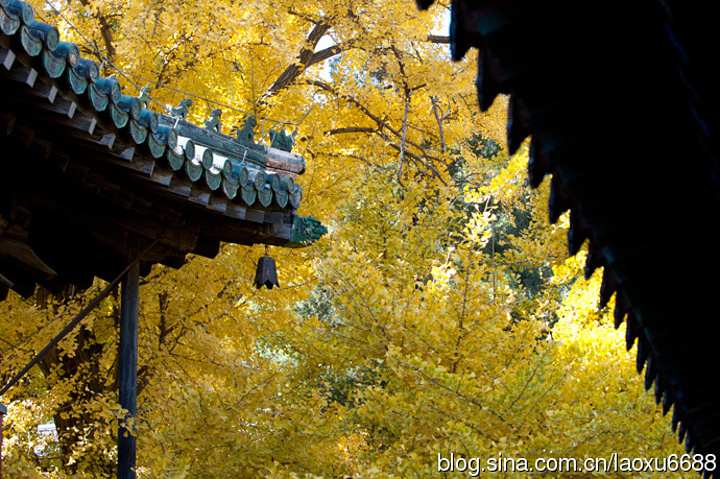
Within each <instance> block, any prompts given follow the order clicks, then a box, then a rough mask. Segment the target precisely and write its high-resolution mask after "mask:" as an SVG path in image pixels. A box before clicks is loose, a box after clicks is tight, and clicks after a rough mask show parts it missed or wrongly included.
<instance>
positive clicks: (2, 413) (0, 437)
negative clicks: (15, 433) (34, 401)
mask: <svg viewBox="0 0 720 479" xmlns="http://www.w3.org/2000/svg"><path fill="white" fill-rule="evenodd" d="M5 414H7V408H6V407H5V406H4V405H2V404H0V479H2V443H3V418H4V417H5Z"/></svg>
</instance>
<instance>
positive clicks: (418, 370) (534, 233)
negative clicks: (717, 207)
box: [0, 0, 682, 478]
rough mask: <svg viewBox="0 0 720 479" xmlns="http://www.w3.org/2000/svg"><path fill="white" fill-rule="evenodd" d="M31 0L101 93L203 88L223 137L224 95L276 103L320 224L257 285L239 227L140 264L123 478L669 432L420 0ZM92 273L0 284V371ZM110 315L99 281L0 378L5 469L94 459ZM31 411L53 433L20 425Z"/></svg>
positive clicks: (369, 470) (110, 363) (637, 440)
mask: <svg viewBox="0 0 720 479" xmlns="http://www.w3.org/2000/svg"><path fill="white" fill-rule="evenodd" d="M35 5H36V12H37V13H36V15H37V17H38V18H40V19H41V20H43V21H46V22H49V23H55V24H57V25H58V26H59V27H60V28H61V32H62V36H63V39H66V40H71V41H75V42H77V43H78V44H79V45H80V46H81V48H82V51H83V55H84V56H88V57H92V58H95V59H96V60H98V61H99V62H101V63H102V64H103V74H105V75H109V74H115V75H117V76H118V78H119V79H120V81H121V82H122V83H123V85H124V88H125V91H126V92H129V93H133V92H136V91H138V87H142V86H145V85H148V86H150V87H151V88H152V90H151V92H150V94H151V96H152V98H153V108H156V109H162V108H164V105H166V104H177V103H179V101H180V100H181V99H182V98H184V97H185V96H188V95H194V96H192V98H193V99H194V105H193V107H192V109H191V110H190V117H189V118H190V120H192V121H194V122H195V123H197V124H202V123H201V121H202V120H203V119H204V118H207V116H209V112H210V111H211V110H212V109H214V108H217V107H218V106H219V105H218V103H220V104H221V105H220V107H221V108H224V111H223V116H222V122H223V131H224V132H226V133H229V132H230V128H231V127H232V126H233V125H237V124H239V123H240V122H242V120H243V118H244V116H245V115H246V114H247V113H255V114H258V115H260V117H261V118H265V119H264V120H261V125H260V126H261V129H262V131H263V132H265V131H267V130H268V129H269V128H270V127H272V126H274V123H273V121H272V120H270V118H272V119H274V120H282V121H288V122H293V123H295V124H294V125H291V128H292V129H293V130H295V131H294V135H295V139H296V146H295V148H296V149H295V150H294V151H297V152H298V153H299V154H301V155H303V156H304V157H305V159H306V161H307V172H306V173H305V174H304V175H303V176H302V177H300V178H299V180H298V181H300V182H301V183H302V184H303V187H304V190H305V199H304V201H303V206H302V208H303V214H311V215H313V216H315V217H318V218H321V219H322V220H323V222H324V223H325V224H327V225H328V226H329V229H330V234H329V235H328V237H327V238H326V239H324V240H322V241H320V242H319V243H318V244H317V245H316V246H314V247H311V248H307V249H303V250H293V251H288V250H280V249H276V248H273V249H272V254H273V256H274V257H275V258H276V260H277V262H278V264H279V267H280V275H281V282H282V287H281V288H280V289H279V290H277V289H274V290H272V291H265V290H255V289H253V288H251V285H250V279H251V278H252V275H253V271H254V264H253V263H252V262H251V261H249V260H248V258H249V257H250V258H254V257H257V256H258V255H260V254H261V253H260V248H259V247H255V248H247V247H242V246H237V245H225V246H224V247H223V249H222V250H221V252H220V254H219V255H218V257H217V258H215V259H214V260H207V259H203V258H190V260H189V262H188V264H186V265H184V266H183V267H182V268H180V269H178V270H174V269H169V268H165V267H156V268H154V269H153V271H152V272H151V273H150V274H149V275H148V276H146V277H145V278H144V279H143V284H142V285H141V301H140V304H141V306H142V307H141V312H140V364H139V374H138V378H139V384H138V390H139V391H140V397H139V409H138V412H139V414H138V418H137V424H136V428H137V429H136V430H137V434H138V451H139V454H138V476H139V477H153V478H156V477H168V478H169V477H173V478H175V477H288V478H290V477H428V476H432V475H434V474H437V473H438V468H439V457H443V458H449V457H450V455H451V454H453V457H462V458H464V459H466V460H467V459H470V458H473V457H474V458H482V459H483V460H485V459H489V458H497V457H499V455H500V454H502V455H503V456H504V457H513V458H527V459H528V460H533V459H536V458H543V457H551V456H553V457H576V458H584V457H601V456H604V455H607V454H609V453H612V452H616V453H618V454H620V455H624V456H626V457H650V456H653V455H657V456H660V455H667V454H671V453H676V454H681V453H682V451H681V450H680V449H679V448H678V447H677V446H676V445H675V444H674V440H673V438H672V437H671V436H670V434H669V431H668V428H667V424H666V422H664V421H661V420H659V419H660V417H661V414H660V412H659V411H658V409H657V408H656V407H655V405H654V402H653V400H652V398H651V397H650V396H649V395H647V394H645V393H644V391H643V390H642V387H641V381H640V380H639V377H637V376H636V374H635V373H634V369H633V365H632V360H631V356H630V355H629V354H626V353H625V352H624V348H623V345H622V343H623V341H622V340H621V337H622V332H618V331H615V330H614V329H613V328H612V326H611V325H610V321H609V319H608V315H607V313H606V311H605V310H598V308H597V300H596V298H597V291H598V288H599V284H598V281H599V279H598V276H593V277H591V278H590V279H589V280H584V279H583V278H582V275H581V266H580V265H581V264H582V259H583V258H582V257H583V255H584V254H585V253H583V252H581V253H580V254H579V255H578V256H577V257H568V256H567V252H566V246H565V236H566V231H567V218H561V220H560V222H559V223H558V224H557V225H549V224H548V222H547V219H546V213H545V212H546V207H545V205H546V204H547V196H548V188H547V184H544V185H543V186H542V187H541V188H540V189H539V190H538V191H536V192H535V191H532V190H530V189H529V187H528V186H527V182H526V181H525V173H524V171H525V167H526V163H527V151H526V149H521V151H520V153H519V154H517V155H515V156H513V157H508V155H507V153H505V152H503V151H500V152H497V151H496V150H495V149H493V148H489V146H490V145H493V144H496V143H497V144H499V145H502V128H503V127H502V125H504V123H505V119H504V113H503V112H504V108H505V106H506V102H505V100H504V99H502V98H500V99H498V100H496V105H494V107H493V109H492V110H491V111H490V112H489V113H488V114H482V115H481V114H480V113H479V112H478V111H477V102H476V99H475V91H474V86H473V85H474V82H473V80H474V75H475V70H474V67H473V66H471V65H474V62H473V61H472V59H469V60H466V61H464V62H462V63H457V64H453V63H451V62H450V61H449V55H448V53H447V45H446V44H445V43H446V41H447V40H446V38H444V37H441V36H438V35H437V33H436V32H437V31H438V27H439V25H440V24H441V23H442V22H443V19H444V12H445V7H444V6H443V5H442V4H438V5H436V6H435V7H434V9H431V10H430V11H428V12H423V13H418V12H416V10H415V8H414V5H413V4H412V2H410V3H408V2H407V1H404V0H403V1H390V2H382V3H377V2H371V1H367V0H364V1H363V0H361V1H355V0H352V1H351V0H346V1H341V2H326V1H321V2H306V3H297V2H289V1H286V0H281V1H275V2H265V1H256V2H251V3H247V2H246V3H242V2H236V1H231V0H220V1H215V2H203V1H199V0H197V1H196V0H193V1H182V2H181V1H175V0H170V1H164V2H149V1H145V0H131V1H127V2H115V1H112V0H110V1H90V0H81V1H79V2H68V3H67V4H62V5H60V4H57V3H53V4H52V5H54V6H55V7H56V8H60V12H61V13H62V17H60V16H59V15H58V14H57V13H56V12H54V11H53V9H52V8H51V7H50V6H48V4H46V3H44V2H35ZM65 19H67V20H68V21H69V22H67V21H66V20H65ZM85 40H88V42H86V41H85ZM183 92H187V93H183ZM214 102H217V103H214ZM528 271H530V272H533V273H532V274H533V275H534V276H533V278H534V281H535V283H534V285H533V287H529V286H528V278H529V277H530V273H528ZM538 271H542V272H543V273H542V274H540V273H537V272H538ZM243 278H245V280H243ZM99 287H100V285H99V282H98V284H97V285H95V286H94V287H93V288H91V289H90V290H88V291H85V292H80V291H73V290H69V291H67V292H66V294H64V295H60V296H57V297H52V296H49V295H48V294H47V293H46V292H44V291H42V290H38V292H37V293H36V295H35V296H34V297H32V298H30V299H28V300H22V299H21V298H19V297H17V296H10V297H9V299H8V300H6V301H5V302H3V303H0V310H1V311H2V314H0V318H2V319H0V338H1V341H0V343H1V344H0V347H1V348H2V359H1V362H0V377H1V378H2V379H3V382H5V380H6V379H7V378H9V377H10V376H11V375H12V374H13V373H14V372H16V371H17V370H19V369H20V368H21V367H22V365H24V364H25V363H26V362H27V361H28V360H29V358H30V357H32V356H33V355H34V353H35V352H37V351H38V350H40V349H41V348H42V347H43V346H44V345H45V344H47V342H48V341H49V339H50V338H51V337H53V336H54V334H56V333H57V332H58V331H59V330H60V329H61V328H62V327H63V326H64V324H65V323H66V322H67V321H68V320H69V318H71V317H72V316H73V314H74V313H75V312H76V311H78V310H79V309H80V308H81V307H82V306H83V305H84V304H86V303H87V301H88V300H89V299H90V298H91V297H92V296H93V294H94V293H95V292H96V291H97V289H98V288H99ZM118 321H119V315H118V299H117V295H115V296H112V297H111V298H109V299H108V300H106V301H104V302H103V303H102V305H101V307H99V308H98V309H96V310H95V311H94V312H93V313H92V314H91V315H89V316H88V317H87V319H86V320H85V321H84V322H83V323H82V324H81V325H80V327H79V328H78V329H77V330H76V331H75V332H74V333H73V334H72V335H70V337H68V338H67V339H66V340H64V341H63V342H61V343H60V345H59V346H58V347H57V348H56V350H55V351H53V353H52V354H51V355H49V356H48V357H47V358H46V359H45V360H44V361H43V363H42V365H41V367H39V368H37V369H36V370H34V371H32V372H31V374H30V375H28V376H27V377H26V378H25V380H24V381H23V382H22V383H20V384H19V385H18V386H16V387H15V388H13V389H12V390H11V391H10V392H9V393H8V394H7V395H6V396H4V397H3V398H2V401H3V403H4V404H7V405H8V412H9V414H8V416H7V418H6V429H5V443H4V445H3V448H4V451H3V453H4V456H5V457H4V463H3V466H4V468H5V471H6V474H8V475H10V477H33V478H34V477H46V478H52V477H57V478H60V477H112V476H113V475H114V464H115V460H116V452H115V437H114V434H116V431H117V424H118V421H119V420H120V419H121V418H122V417H123V414H122V411H121V410H120V408H119V406H118V404H117V392H116V391H117V384H116V381H117V380H116V372H117V364H116V363H117V352H116V351H117V346H116V345H117V324H118ZM48 421H53V422H54V424H55V426H56V428H57V437H55V436H52V435H46V434H43V433H41V432H38V429H37V426H38V425H39V424H40V423H44V422H48ZM439 455H440V456H439ZM666 475H667V474H666V473H660V474H659V475H657V476H656V477H666ZM506 476H507V477H526V476H525V475H523V474H522V473H517V474H515V475H513V474H512V473H510V472H507V474H506ZM567 477H571V475H570V474H569V475H568V476H567ZM646 477H650V475H649V474H648V475H646Z"/></svg>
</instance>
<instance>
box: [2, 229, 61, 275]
mask: <svg viewBox="0 0 720 479" xmlns="http://www.w3.org/2000/svg"><path fill="white" fill-rule="evenodd" d="M0 258H2V259H3V260H4V261H6V262H8V263H12V264H15V265H16V266H18V267H20V268H22V269H23V270H24V271H27V273H28V274H29V275H31V276H32V277H33V278H36V279H37V280H39V281H43V280H47V279H50V278H52V277H54V276H57V273H56V272H55V271H53V270H52V268H50V267H49V266H48V265H46V264H45V263H43V261H42V260H41V259H40V258H38V256H37V255H36V254H35V251H33V249H32V248H31V247H30V246H28V245H27V244H25V243H22V242H20V241H17V240H14V239H9V238H0Z"/></svg>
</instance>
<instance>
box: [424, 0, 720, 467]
mask: <svg viewBox="0 0 720 479" xmlns="http://www.w3.org/2000/svg"><path fill="white" fill-rule="evenodd" d="M431 3H433V2H432V0H420V1H419V2H418V4H419V5H420V7H422V8H426V7H428V6H429V5H430V4H431ZM452 5H453V8H452V15H451V16H452V20H451V27H450V33H451V47H452V55H453V57H454V59H456V60H457V59H460V58H462V57H463V55H464V54H465V52H466V51H467V50H468V49H469V48H471V47H474V48H477V49H478V78H477V88H478V99H479V103H480V108H481V109H487V108H489V107H490V105H491V104H492V102H493V99H494V98H495V97H496V95H498V94H499V93H504V94H510V95H511V97H510V108H509V112H508V143H509V146H510V149H511V151H512V150H515V149H517V148H518V147H519V145H520V143H521V142H522V141H523V140H524V139H525V138H526V137H527V136H529V135H532V140H531V143H530V161H529V165H528V169H529V180H530V183H531V184H532V185H533V186H537V185H539V184H540V182H541V181H542V180H543V178H544V177H545V176H546V175H548V174H551V175H552V179H551V180H550V181H551V195H550V205H549V209H550V219H551V220H552V221H556V220H557V219H558V217H559V215H560V214H561V213H562V212H564V211H567V210H568V209H569V210H570V223H571V227H570V231H569V233H568V244H569V249H570V253H571V254H575V253H576V252H577V251H578V250H579V248H580V247H581V246H582V244H583V242H584V241H585V240H586V239H589V254H588V259H587V266H586V274H588V275H589V274H592V272H593V271H594V270H596V269H597V268H598V267H600V266H602V267H604V268H603V284H602V290H601V298H600V302H601V304H602V305H604V304H606V303H607V301H608V300H609V299H610V298H611V296H612V295H613V293H614V292H615V291H617V295H616V301H615V320H616V326H619V325H620V324H622V322H623V321H625V322H626V326H627V328H626V330H627V346H628V349H629V348H630V347H632V346H633V345H634V344H636V345H637V366H638V372H642V370H643V369H644V370H645V387H646V388H650V387H652V386H653V385H654V392H655V398H656V400H657V401H658V403H661V404H662V408H663V411H664V412H666V413H667V412H669V410H670V409H672V411H673V412H672V422H671V424H672V428H673V430H676V431H677V432H678V436H679V439H680V440H681V441H684V442H685V445H686V447H687V450H688V451H694V452H695V453H700V454H715V455H716V457H718V456H720V396H719V395H718V394H717V392H716V390H715V387H716V382H717V378H718V377H720V359H718V344H720V302H719V301H718V300H717V294H718V291H720V275H719V274H718V270H719V268H718V267H719V266H720V257H719V256H718V254H717V249H718V244H720V228H718V226H717V225H718V222H719V220H720V201H719V198H720V194H719V193H720V162H718V126H719V125H720V97H719V96H718V85H719V84H720V70H719V69H718V68H717V66H716V65H715V63H716V57H717V46H718V44H719V42H718V33H717V32H718V29H717V25H716V24H715V23H716V21H715V19H714V17H713V15H712V14H711V13H710V10H709V4H707V3H701V2H699V1H685V2H680V1H675V0H664V1H657V0H639V1H635V2H621V1H610V2H604V3H603V4H601V5H597V6H596V8H590V7H589V6H588V5H584V4H578V3H577V2H570V1H566V0H562V1H543V0H527V1H525V0H490V1H482V0H454V1H453V2H452ZM590 10H592V11H590ZM710 474H711V473H710V471H706V475H710ZM714 474H715V475H717V473H714Z"/></svg>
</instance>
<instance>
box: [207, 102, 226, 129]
mask: <svg viewBox="0 0 720 479" xmlns="http://www.w3.org/2000/svg"><path fill="white" fill-rule="evenodd" d="M221 116H222V110H221V109H220V108H215V109H214V110H213V111H212V112H211V113H210V118H209V119H207V120H205V128H206V129H208V130H214V131H216V132H218V133H221V131H220V130H221V129H222V123H220V117H221Z"/></svg>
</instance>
